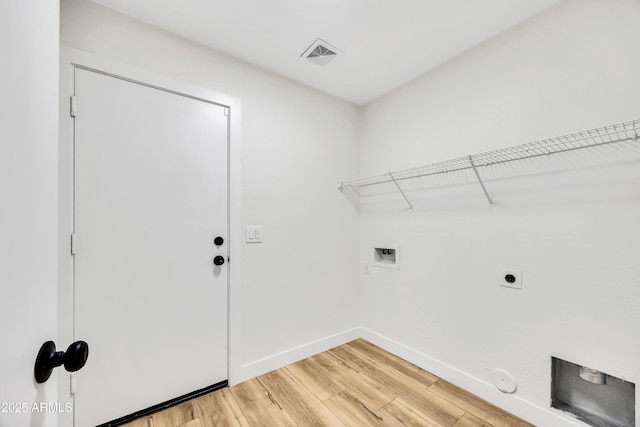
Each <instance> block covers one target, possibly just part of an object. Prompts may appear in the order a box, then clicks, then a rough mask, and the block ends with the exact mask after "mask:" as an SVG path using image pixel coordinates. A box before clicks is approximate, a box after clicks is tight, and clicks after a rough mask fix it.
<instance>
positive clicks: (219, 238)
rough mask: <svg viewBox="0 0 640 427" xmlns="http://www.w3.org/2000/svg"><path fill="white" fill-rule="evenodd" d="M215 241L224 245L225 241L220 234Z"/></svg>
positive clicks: (219, 244) (218, 244)
mask: <svg viewBox="0 0 640 427" xmlns="http://www.w3.org/2000/svg"><path fill="white" fill-rule="evenodd" d="M213 243H214V244H215V245H216V246H222V244H223V243H224V239H223V238H222V237H220V236H218V237H216V238H215V239H213Z"/></svg>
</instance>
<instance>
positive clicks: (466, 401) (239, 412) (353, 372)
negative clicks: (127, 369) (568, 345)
mask: <svg viewBox="0 0 640 427" xmlns="http://www.w3.org/2000/svg"><path fill="white" fill-rule="evenodd" d="M214 426H215V427H227V426H234V427H235V426H238V427H288V426H299V427H306V426H328V427H342V426H349V427H364V426H375V427H378V426H390V427H405V426H429V427H489V426H493V427H507V426H512V427H525V426H532V424H529V423H527V422H525V421H523V420H521V419H519V418H517V417H515V416H513V415H511V414H509V413H507V412H505V411H503V410H502V409H500V408H497V407H496V406H493V405H492V404H490V403H488V402H486V401H484V400H482V399H480V398H478V397H476V396H474V395H472V394H470V393H468V392H466V391H464V390H461V389H460V388H458V387H456V386H454V385H452V384H450V383H448V382H446V381H444V380H442V379H439V378H437V377H435V376H434V375H431V374H430V373H428V372H426V371H423V370H422V369H420V368H418V367H417V366H414V365H412V364H410V363H408V362H406V361H404V360H402V359H400V358H398V357H396V356H394V355H393V354H391V353H388V352H386V351H384V350H382V349H380V348H379V347H376V346H374V345H373V344H370V343H368V342H367V341H365V340H362V339H358V340H355V341H352V342H350V343H348V344H345V345H342V346H339V347H336V348H334V349H331V350H329V351H326V352H324V353H320V354H318V355H315V356H312V357H310V358H308V359H305V360H301V361H300V362H297V363H294V364H292V365H288V366H285V367H284V368H281V369H278V370H275V371H272V372H269V373H267V374H265V375H262V376H260V377H257V378H254V379H251V380H249V381H246V382H243V383H241V384H238V385H235V386H233V387H230V388H225V389H222V390H218V391H215V392H213V393H210V394H208V395H205V396H202V397H200V398H197V399H193V400H191V401H188V402H185V403H183V404H181V405H178V406H175V407H173V408H170V409H167V410H165V411H163V412H159V413H156V414H153V415H151V416H148V417H145V418H141V419H139V420H136V421H134V422H132V423H130V424H127V426H126V427H214Z"/></svg>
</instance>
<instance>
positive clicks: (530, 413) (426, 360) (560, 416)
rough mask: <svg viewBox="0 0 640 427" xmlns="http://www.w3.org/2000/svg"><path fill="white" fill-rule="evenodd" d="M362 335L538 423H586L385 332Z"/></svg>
mask: <svg viewBox="0 0 640 427" xmlns="http://www.w3.org/2000/svg"><path fill="white" fill-rule="evenodd" d="M360 338H363V339H365V340H367V341H369V342H370V343H372V344H375V345H377V346H378V347H380V348H383V349H385V350H387V351H388V352H390V353H393V354H395V355H396V356H398V357H400V358H402V359H404V360H406V361H408V362H410V363H413V364H414V365H416V366H418V367H420V368H422V369H424V370H425V371H428V372H430V373H432V374H434V375H436V376H437V377H439V378H442V379H444V380H446V381H448V382H450V383H452V384H455V385H456V386H458V387H460V388H462V389H464V390H467V391H468V392H470V393H473V394H475V395H476V396H478V397H480V398H482V399H484V400H486V401H488V402H490V403H493V404H494V405H496V406H498V407H500V408H502V409H504V410H505V411H507V412H510V413H512V414H514V415H516V416H518V417H520V418H522V419H524V420H527V421H529V422H530V423H532V424H535V425H536V426H541V427H585V426H586V424H584V423H582V422H581V421H578V420H576V419H574V418H571V416H570V415H569V414H565V413H562V412H560V411H556V410H551V409H546V408H541V407H539V406H536V405H534V404H532V403H530V402H528V401H526V400H523V399H521V398H519V397H518V396H515V395H511V394H505V393H501V392H500V391H498V390H497V389H496V388H495V387H494V386H493V385H491V384H489V383H487V382H484V381H482V380H480V379H478V378H475V377H472V376H471V375H468V374H466V373H464V372H462V371H460V370H458V369H456V368H454V367H453V366H450V365H447V364H446V363H443V362H441V361H439V360H435V359H433V358H431V357H429V356H427V355H425V354H422V353H420V352H418V351H415V350H413V349H411V348H409V347H407V346H405V345H403V344H400V343H398V342H396V341H394V340H392V339H389V338H387V337H385V336H383V335H380V334H377V333H376V332H373V331H371V330H369V329H366V328H360Z"/></svg>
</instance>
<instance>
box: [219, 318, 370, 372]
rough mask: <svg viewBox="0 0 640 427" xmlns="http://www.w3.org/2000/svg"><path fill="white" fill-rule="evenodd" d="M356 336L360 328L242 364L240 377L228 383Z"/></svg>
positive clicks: (353, 338)
mask: <svg viewBox="0 0 640 427" xmlns="http://www.w3.org/2000/svg"><path fill="white" fill-rule="evenodd" d="M358 338H360V328H353V329H348V330H346V331H343V332H340V333H337V334H335V335H331V336H329V337H326V338H323V339H320V340H316V341H313V342H310V343H308V344H305V345H302V346H299V347H295V348H293V349H291V350H287V351H284V352H282V353H278V354H275V355H273V356H269V357H266V358H264V359H260V360H257V361H255V362H251V363H248V364H246V365H242V367H241V368H240V377H239V378H233V383H232V384H230V385H235V384H238V383H241V382H243V381H246V380H249V379H251V378H255V377H257V376H260V375H262V374H266V373H267V372H271V371H273V370H275V369H279V368H281V367H283V366H286V365H289V364H291V363H295V362H298V361H300V360H302V359H306V358H307V357H311V356H314V355H316V354H318V353H322V352H323V351H327V350H329V349H332V348H334V347H337V346H339V345H342V344H346V343H348V342H349V341H353V340H355V339H358Z"/></svg>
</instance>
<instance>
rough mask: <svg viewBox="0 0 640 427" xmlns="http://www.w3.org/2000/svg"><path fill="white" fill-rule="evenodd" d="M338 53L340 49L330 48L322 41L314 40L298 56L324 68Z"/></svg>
mask: <svg viewBox="0 0 640 427" xmlns="http://www.w3.org/2000/svg"><path fill="white" fill-rule="evenodd" d="M338 52H340V49H338V48H336V47H334V46H331V45H330V44H329V43H327V42H326V41H324V40H322V39H316V41H314V42H313V44H312V45H311V46H309V48H308V49H307V50H305V51H304V53H303V54H302V55H300V56H301V57H302V58H305V59H308V60H309V61H311V62H315V63H316V64H318V65H320V66H323V67H324V66H325V65H327V64H328V63H329V62H331V61H333V60H334V59H335V57H336V56H338Z"/></svg>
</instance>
